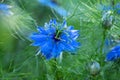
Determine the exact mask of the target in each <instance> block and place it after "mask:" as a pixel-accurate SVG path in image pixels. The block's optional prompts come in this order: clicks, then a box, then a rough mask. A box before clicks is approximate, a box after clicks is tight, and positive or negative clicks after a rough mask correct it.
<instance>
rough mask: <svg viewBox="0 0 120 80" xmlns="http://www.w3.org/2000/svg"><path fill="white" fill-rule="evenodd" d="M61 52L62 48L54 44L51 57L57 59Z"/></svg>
mask: <svg viewBox="0 0 120 80" xmlns="http://www.w3.org/2000/svg"><path fill="white" fill-rule="evenodd" d="M61 52H62V48H61V47H60V46H59V45H58V44H54V47H53V50H52V55H53V56H54V58H56V57H58V56H59V55H60V53H61Z"/></svg>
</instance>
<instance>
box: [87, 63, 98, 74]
mask: <svg viewBox="0 0 120 80" xmlns="http://www.w3.org/2000/svg"><path fill="white" fill-rule="evenodd" d="M89 69H90V74H91V75H93V76H95V75H97V74H98V73H99V72H100V64H99V63H98V62H92V63H91V64H90V65H89Z"/></svg>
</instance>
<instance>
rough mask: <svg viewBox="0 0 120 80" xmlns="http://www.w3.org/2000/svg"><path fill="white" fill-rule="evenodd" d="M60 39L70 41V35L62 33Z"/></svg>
mask: <svg viewBox="0 0 120 80" xmlns="http://www.w3.org/2000/svg"><path fill="white" fill-rule="evenodd" d="M60 39H61V40H65V41H68V40H69V37H68V35H67V34H65V33H62V34H61V35H60Z"/></svg>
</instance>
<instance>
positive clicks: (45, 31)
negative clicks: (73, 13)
mask: <svg viewBox="0 0 120 80" xmlns="http://www.w3.org/2000/svg"><path fill="white" fill-rule="evenodd" d="M78 36H79V31H78V30H74V29H73V26H69V27H67V24H66V21H64V22H63V23H62V24H60V23H57V22H56V20H50V22H49V23H45V25H44V27H38V33H33V34H32V35H31V36H30V38H31V39H32V40H33V41H34V43H33V44H32V45H33V46H38V47H40V49H39V52H40V53H41V54H42V55H43V56H45V57H46V58H47V59H51V58H57V57H58V56H59V55H60V54H61V53H62V52H63V51H66V52H72V53H73V52H75V51H76V49H77V48H79V46H80V43H79V42H77V41H76V39H77V38H78Z"/></svg>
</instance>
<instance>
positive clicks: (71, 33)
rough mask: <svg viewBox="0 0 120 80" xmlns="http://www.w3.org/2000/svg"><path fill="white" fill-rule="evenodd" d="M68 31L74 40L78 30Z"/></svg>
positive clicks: (77, 35)
mask: <svg viewBox="0 0 120 80" xmlns="http://www.w3.org/2000/svg"><path fill="white" fill-rule="evenodd" d="M68 33H69V35H70V37H71V38H73V39H74V40H75V39H77V38H78V37H79V30H70V31H69V32H68Z"/></svg>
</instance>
